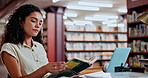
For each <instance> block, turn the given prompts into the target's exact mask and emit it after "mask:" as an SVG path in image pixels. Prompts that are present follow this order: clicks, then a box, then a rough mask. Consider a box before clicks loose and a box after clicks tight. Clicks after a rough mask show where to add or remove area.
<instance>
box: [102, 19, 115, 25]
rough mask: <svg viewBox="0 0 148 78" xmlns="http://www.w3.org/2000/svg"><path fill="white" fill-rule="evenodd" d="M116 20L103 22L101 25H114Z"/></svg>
mask: <svg viewBox="0 0 148 78" xmlns="http://www.w3.org/2000/svg"><path fill="white" fill-rule="evenodd" d="M116 22H117V20H107V21H103V22H102V24H111V23H116Z"/></svg>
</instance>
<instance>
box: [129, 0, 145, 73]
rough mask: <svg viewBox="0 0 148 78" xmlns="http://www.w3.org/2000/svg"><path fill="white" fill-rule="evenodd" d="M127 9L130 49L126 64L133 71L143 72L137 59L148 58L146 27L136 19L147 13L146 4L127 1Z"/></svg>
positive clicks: (131, 0) (143, 0)
mask: <svg viewBox="0 0 148 78" xmlns="http://www.w3.org/2000/svg"><path fill="white" fill-rule="evenodd" d="M127 7H128V13H127V25H128V28H127V30H128V47H131V52H130V55H129V58H128V63H129V65H130V67H131V68H132V69H133V71H139V72H144V68H143V65H142V64H141V63H140V62H139V59H145V58H148V26H147V25H146V24H144V23H142V22H140V21H139V20H138V19H137V17H138V16H140V15H141V14H143V13H144V12H146V11H148V8H147V7H148V2H147V1H146V0H135V1H133V0H127Z"/></svg>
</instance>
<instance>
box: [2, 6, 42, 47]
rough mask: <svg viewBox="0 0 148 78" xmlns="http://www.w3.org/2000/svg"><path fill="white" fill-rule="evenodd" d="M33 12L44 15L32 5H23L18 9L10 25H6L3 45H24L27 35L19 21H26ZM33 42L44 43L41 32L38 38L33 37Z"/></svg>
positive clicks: (9, 22)
mask: <svg viewBox="0 0 148 78" xmlns="http://www.w3.org/2000/svg"><path fill="white" fill-rule="evenodd" d="M32 12H39V13H40V14H41V15H42V13H41V11H40V9H39V8H38V7H37V6H35V5H32V4H25V5H22V6H20V7H19V8H18V9H16V10H15V11H14V13H13V14H12V15H10V17H9V19H8V23H7V24H6V28H5V29H6V30H5V32H4V36H3V43H2V44H4V43H13V44H19V43H21V44H23V41H24V39H25V35H24V34H25V33H24V30H23V28H22V27H21V25H20V20H19V19H21V21H25V19H26V17H27V16H29V15H30V14H31V13H32ZM33 40H34V41H37V42H40V43H42V40H41V31H40V32H39V33H38V35H37V36H36V37H33Z"/></svg>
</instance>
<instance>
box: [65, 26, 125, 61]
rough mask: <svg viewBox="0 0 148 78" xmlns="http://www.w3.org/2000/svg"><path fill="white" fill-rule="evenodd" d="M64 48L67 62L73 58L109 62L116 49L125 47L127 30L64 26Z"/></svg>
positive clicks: (120, 28)
mask: <svg viewBox="0 0 148 78" xmlns="http://www.w3.org/2000/svg"><path fill="white" fill-rule="evenodd" d="M65 46H66V55H67V59H68V60H70V59H72V58H74V57H79V58H80V57H81V58H83V59H88V58H90V57H98V58H99V59H98V61H109V60H110V59H111V56H112V54H113V51H114V49H115V48H116V47H127V29H126V28H123V27H107V26H102V27H101V26H65ZM102 63H103V62H102Z"/></svg>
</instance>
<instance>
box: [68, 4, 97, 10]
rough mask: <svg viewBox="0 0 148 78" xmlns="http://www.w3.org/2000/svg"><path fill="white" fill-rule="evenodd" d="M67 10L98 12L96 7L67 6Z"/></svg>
mask: <svg viewBox="0 0 148 78" xmlns="http://www.w3.org/2000/svg"><path fill="white" fill-rule="evenodd" d="M67 8H68V9H78V10H91V11H99V8H98V7H87V6H74V5H68V6H67Z"/></svg>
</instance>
